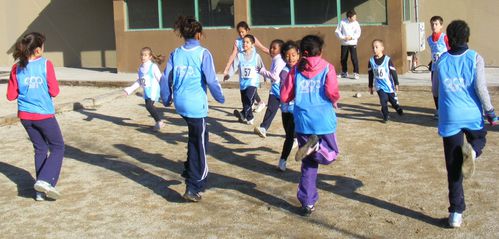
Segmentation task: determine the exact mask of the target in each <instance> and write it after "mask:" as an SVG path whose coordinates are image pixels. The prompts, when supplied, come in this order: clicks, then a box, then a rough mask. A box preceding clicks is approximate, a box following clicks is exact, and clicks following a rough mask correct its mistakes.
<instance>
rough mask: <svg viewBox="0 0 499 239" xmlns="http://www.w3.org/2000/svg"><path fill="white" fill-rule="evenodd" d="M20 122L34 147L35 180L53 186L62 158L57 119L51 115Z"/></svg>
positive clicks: (57, 178) (62, 143)
mask: <svg viewBox="0 0 499 239" xmlns="http://www.w3.org/2000/svg"><path fill="white" fill-rule="evenodd" d="M21 123H22V125H23V126H24V128H25V129H26V132H27V133H28V136H29V139H30V140H31V142H32V143H33V147H34V148H35V169H36V180H43V181H45V182H48V183H50V184H51V185H52V186H54V187H55V185H56V184H57V180H59V174H60V173H61V167H62V159H63V158H64V139H63V138H62V133H61V129H60V128H59V124H58V123H57V120H56V119H55V117H52V118H49V119H44V120H21ZM49 152H50V154H49Z"/></svg>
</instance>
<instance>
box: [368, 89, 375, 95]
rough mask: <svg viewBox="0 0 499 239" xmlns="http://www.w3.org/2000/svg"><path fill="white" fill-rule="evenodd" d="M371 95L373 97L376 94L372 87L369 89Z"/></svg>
mask: <svg viewBox="0 0 499 239" xmlns="http://www.w3.org/2000/svg"><path fill="white" fill-rule="evenodd" d="M369 93H371V95H372V94H373V93H374V92H373V88H372V87H369Z"/></svg>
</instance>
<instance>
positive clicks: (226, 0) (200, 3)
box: [126, 0, 234, 30]
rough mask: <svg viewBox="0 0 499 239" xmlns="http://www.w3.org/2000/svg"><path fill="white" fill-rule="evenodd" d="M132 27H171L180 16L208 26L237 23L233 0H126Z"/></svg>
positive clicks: (138, 28) (224, 25)
mask: <svg viewBox="0 0 499 239" xmlns="http://www.w3.org/2000/svg"><path fill="white" fill-rule="evenodd" d="M126 5H127V21H128V29H129V30H144V29H171V28H173V24H174V23H175V21H176V20H177V18H178V17H179V16H194V17H195V18H196V19H197V20H198V21H200V22H201V23H202V24H203V26H205V27H230V26H232V25H234V0H126Z"/></svg>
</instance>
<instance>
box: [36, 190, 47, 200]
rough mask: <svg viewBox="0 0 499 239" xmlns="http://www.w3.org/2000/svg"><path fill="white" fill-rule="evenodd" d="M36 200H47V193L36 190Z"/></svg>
mask: <svg viewBox="0 0 499 239" xmlns="http://www.w3.org/2000/svg"><path fill="white" fill-rule="evenodd" d="M35 201H45V194H44V193H41V192H36V194H35Z"/></svg>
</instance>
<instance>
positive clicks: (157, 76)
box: [152, 63, 162, 82]
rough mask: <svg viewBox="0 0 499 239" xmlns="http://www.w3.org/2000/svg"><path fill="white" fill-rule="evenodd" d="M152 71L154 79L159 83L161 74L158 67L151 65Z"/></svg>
mask: <svg viewBox="0 0 499 239" xmlns="http://www.w3.org/2000/svg"><path fill="white" fill-rule="evenodd" d="M153 64H154V63H153ZM152 71H153V75H154V79H156V81H157V82H160V81H161V76H162V74H161V70H160V69H159V66H158V65H157V64H154V65H153V67H152Z"/></svg>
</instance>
